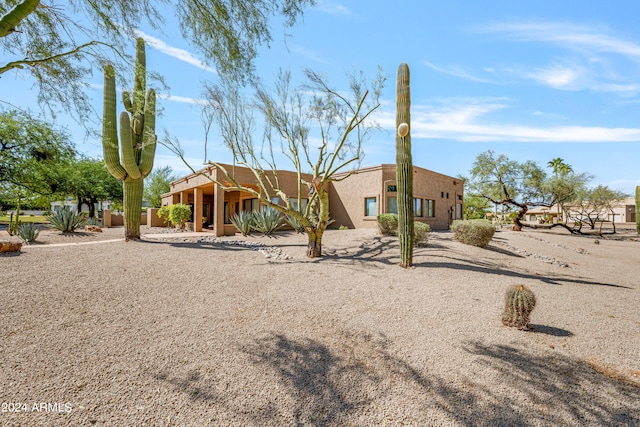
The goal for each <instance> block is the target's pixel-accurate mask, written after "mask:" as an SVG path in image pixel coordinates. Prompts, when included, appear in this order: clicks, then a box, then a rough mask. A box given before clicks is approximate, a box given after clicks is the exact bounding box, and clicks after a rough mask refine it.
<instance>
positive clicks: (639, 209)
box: [636, 185, 640, 234]
mask: <svg viewBox="0 0 640 427" xmlns="http://www.w3.org/2000/svg"><path fill="white" fill-rule="evenodd" d="M636 231H637V232H638V234H640V185H638V186H637V187H636Z"/></svg>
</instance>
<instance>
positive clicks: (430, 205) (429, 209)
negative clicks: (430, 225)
mask: <svg viewBox="0 0 640 427" xmlns="http://www.w3.org/2000/svg"><path fill="white" fill-rule="evenodd" d="M435 212H436V201H435V200H429V199H426V200H425V201H424V216H426V217H427V218H434V217H435V216H436V215H435Z"/></svg>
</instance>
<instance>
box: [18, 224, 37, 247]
mask: <svg viewBox="0 0 640 427" xmlns="http://www.w3.org/2000/svg"><path fill="white" fill-rule="evenodd" d="M39 234H40V230H39V229H38V227H37V226H36V225H35V224H34V223H33V222H25V223H23V224H20V225H19V226H18V236H20V238H21V239H22V240H24V241H25V243H33V242H35V241H36V239H37V238H38V235H39Z"/></svg>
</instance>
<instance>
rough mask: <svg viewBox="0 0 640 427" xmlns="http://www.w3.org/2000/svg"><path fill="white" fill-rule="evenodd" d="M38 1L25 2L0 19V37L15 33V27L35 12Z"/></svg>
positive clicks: (28, 0) (29, 0) (26, 0)
mask: <svg viewBox="0 0 640 427" xmlns="http://www.w3.org/2000/svg"><path fill="white" fill-rule="evenodd" d="M39 4H40V0H25V1H23V2H22V3H18V4H17V5H16V6H15V7H14V8H13V9H11V10H10V11H9V12H7V13H5V14H4V15H2V16H1V17H0V37H5V36H8V35H9V34H11V33H13V32H15V31H16V27H17V26H18V25H20V22H22V20H23V19H24V18H26V17H27V16H29V14H30V13H31V12H33V11H34V10H36V7H38V5H39Z"/></svg>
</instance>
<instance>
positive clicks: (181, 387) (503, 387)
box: [152, 330, 640, 427]
mask: <svg viewBox="0 0 640 427" xmlns="http://www.w3.org/2000/svg"><path fill="white" fill-rule="evenodd" d="M320 335H321V337H316V336H314V337H296V338H292V337H289V336H287V335H286V334H283V333H273V334H269V335H267V336H266V337H262V338H258V339H255V340H253V341H251V342H243V343H238V345H237V348H236V351H238V352H239V355H238V356H237V357H239V358H240V359H241V360H242V359H243V358H245V357H248V361H247V363H248V364H249V365H252V366H247V369H248V370H251V372H254V374H252V375H253V377H252V380H251V383H255V384H259V385H260V387H261V388H264V387H267V390H262V391H263V392H264V393H262V394H261V395H259V396H258V395H254V397H255V398H251V399H247V398H246V396H247V395H246V394H233V393H224V392H218V390H221V389H220V383H222V382H233V381H234V378H233V374H228V373H227V372H226V371H225V370H224V369H223V368H220V367H219V366H218V365H217V364H216V363H215V362H214V361H211V362H210V363H211V364H210V365H209V367H208V368H207V369H208V370H209V371H211V370H213V371H214V372H213V373H210V375H208V377H209V378H216V379H215V380H213V379H207V378H203V376H202V375H200V374H198V373H197V372H193V371H187V372H184V374H183V375H182V376H181V374H180V373H177V372H176V370H175V369H174V368H170V369H169V370H166V369H164V370H161V371H160V372H159V373H157V374H152V375H153V377H154V379H155V380H158V381H161V382H164V383H166V384H169V385H170V386H171V387H170V389H169V390H171V391H170V392H171V393H178V394H182V395H186V396H188V398H189V399H190V400H191V401H192V402H194V404H199V405H201V407H200V409H199V410H202V411H214V412H216V413H218V414H222V415H224V416H226V417H231V419H233V420H234V422H237V423H245V424H258V425H277V424H280V423H282V422H283V417H284V419H287V420H291V421H292V422H287V424H290V425H291V424H292V425H296V426H306V425H313V426H333V425H380V424H393V425H400V424H404V425H431V424H443V423H444V424H451V425H462V426H469V427H471V426H492V427H493V426H534V425H603V426H604V425H606V426H632V425H633V426H635V425H640V405H638V402H640V387H638V386H635V385H632V384H629V383H624V382H621V381H618V380H616V379H613V378H610V377H608V376H605V375H602V374H601V373H598V372H596V371H595V370H594V369H593V368H591V367H590V366H589V365H588V364H587V363H585V362H584V361H582V360H577V359H574V358H572V357H569V356H566V355H564V354H561V353H559V352H556V351H553V350H550V349H548V348H546V347H545V348H544V349H540V348H539V349H537V350H536V349H535V348H534V349H530V348H529V347H527V348H525V347H524V346H515V345H499V344H493V345H489V344H485V343H482V342H467V343H464V344H462V345H461V346H459V347H458V348H457V349H454V350H453V352H454V353H456V352H457V353H458V354H459V355H458V356H457V357H456V355H455V354H452V355H451V358H450V362H449V363H450V368H448V369H444V370H443V369H439V370H438V371H437V372H433V371H435V369H434V368H431V366H432V363H430V361H428V360H427V361H425V362H423V363H422V364H416V363H410V362H409V361H407V359H406V358H403V357H402V356H401V354H402V347H401V346H400V347H398V346H397V345H396V344H394V343H393V342H392V341H391V340H390V339H388V338H387V337H386V336H384V335H382V334H375V335H372V334H370V333H368V332H344V331H340V332H335V333H334V334H328V333H327V331H326V330H324V331H323V332H322V333H321V334H320ZM400 344H401V343H400ZM460 352H462V353H461V354H460ZM465 354H466V355H467V356H464V355H465ZM461 357H464V359H465V360H459V359H460V358H461ZM212 358H213V359H215V356H212ZM469 358H470V360H469ZM432 362H435V363H439V364H442V363H446V362H443V361H441V360H435V359H434V360H433V361H432ZM199 363H200V364H206V363H207V356H206V354H203V355H202V357H200V358H199ZM443 372H448V373H446V374H445V373H443ZM183 377H184V378H183ZM192 409H195V410H198V409H197V408H192Z"/></svg>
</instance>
